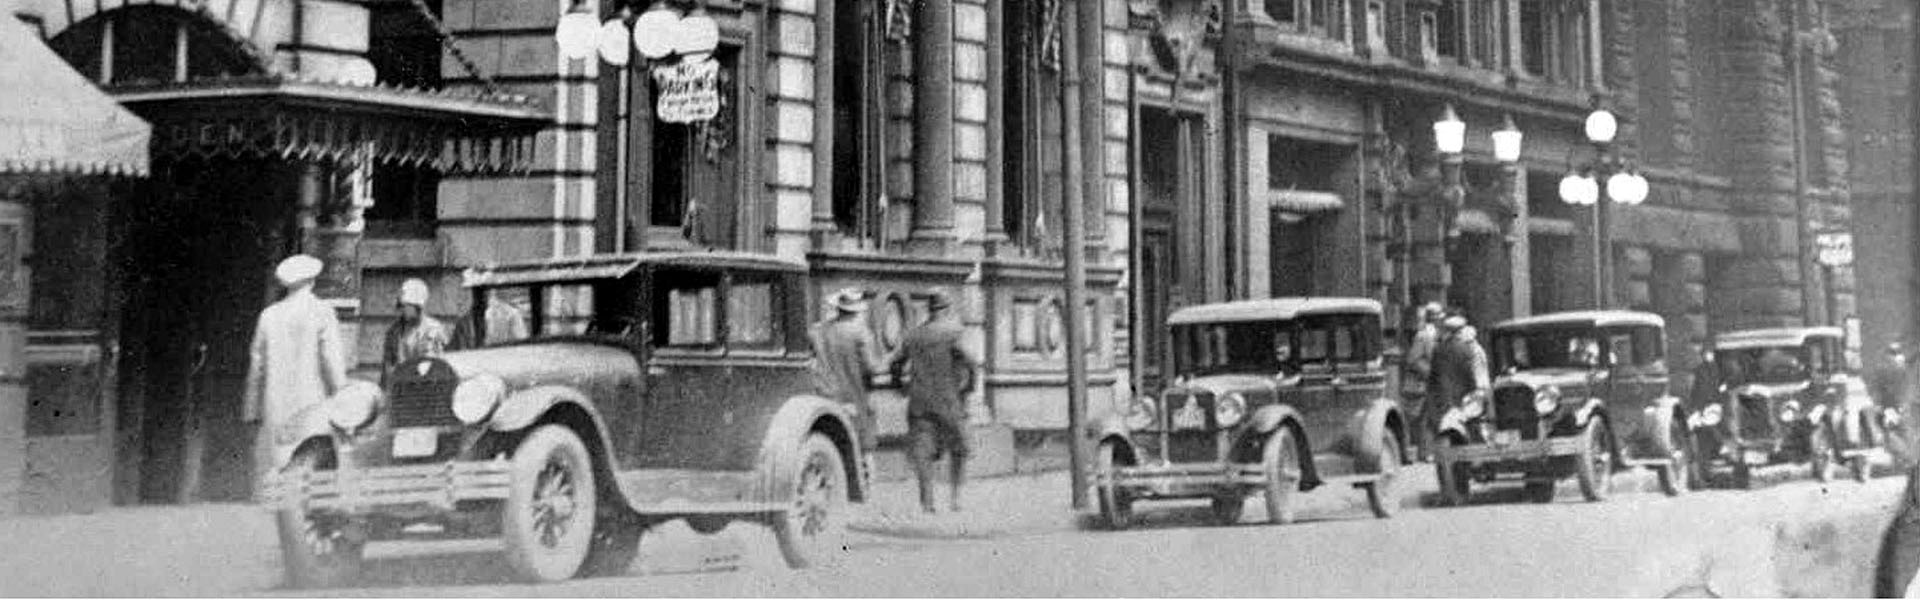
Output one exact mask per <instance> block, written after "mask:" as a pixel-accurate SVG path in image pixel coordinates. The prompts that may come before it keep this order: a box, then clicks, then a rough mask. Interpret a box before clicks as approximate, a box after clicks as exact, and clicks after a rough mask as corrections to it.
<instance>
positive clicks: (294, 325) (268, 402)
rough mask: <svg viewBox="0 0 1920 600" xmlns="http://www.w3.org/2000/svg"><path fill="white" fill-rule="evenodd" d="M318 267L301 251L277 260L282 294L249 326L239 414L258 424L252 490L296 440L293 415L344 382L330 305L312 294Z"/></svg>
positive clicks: (342, 360) (343, 364)
mask: <svg viewBox="0 0 1920 600" xmlns="http://www.w3.org/2000/svg"><path fill="white" fill-rule="evenodd" d="M322 266H323V265H322V263H321V262H320V259H317V258H314V257H311V256H307V255H305V254H296V255H294V256H292V257H289V258H287V259H286V260H283V261H280V266H279V267H277V268H275V269H274V272H273V275H274V278H275V279H278V280H279V281H280V285H282V286H284V287H286V288H287V296H286V297H285V298H282V299H281V300H280V301H279V302H275V303H273V305H272V306H268V307H267V308H266V310H263V311H260V320H259V322H258V323H257V324H256V325H255V326H254V330H253V346H252V349H251V352H250V354H249V357H248V358H249V361H248V368H247V385H246V392H245V402H244V406H243V409H242V410H243V412H242V415H241V419H242V420H243V421H245V422H247V423H254V424H257V425H258V426H259V429H258V433H257V434H256V435H255V437H254V454H253V456H254V464H253V474H254V484H255V487H254V489H255V491H256V493H257V492H258V491H259V489H260V488H259V485H260V484H261V483H262V482H263V481H264V476H265V475H266V474H267V473H270V472H272V470H273V468H275V467H276V466H278V465H277V464H276V463H277V462H279V457H280V456H282V455H283V454H284V453H285V452H284V451H285V450H288V448H287V446H289V445H291V444H293V443H295V442H298V441H299V434H300V432H299V431H298V429H296V427H297V426H298V423H295V422H294V420H293V418H294V416H295V415H298V414H299V413H300V411H302V410H305V409H306V408H307V407H309V406H314V405H317V404H320V403H322V402H325V401H326V400H327V398H328V397H330V396H332V395H333V393H334V392H335V391H337V390H339V389H340V388H341V387H342V386H345V385H346V384H347V365H346V354H345V352H344V348H345V347H344V346H343V345H342V342H341V340H340V322H339V321H338V320H337V319H335V318H334V316H333V307H330V306H327V305H326V303H324V302H321V301H320V298H319V297H317V296H315V295H314V294H313V283H314V280H315V279H317V278H318V277H319V276H320V270H321V267H322Z"/></svg>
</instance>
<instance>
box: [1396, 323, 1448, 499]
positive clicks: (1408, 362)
mask: <svg viewBox="0 0 1920 600" xmlns="http://www.w3.org/2000/svg"><path fill="white" fill-rule="evenodd" d="M1444 312H1445V309H1444V308H1443V307H1441V306H1440V303H1439V302H1428V303H1427V304H1425V305H1423V306H1421V307H1420V312H1419V318H1420V331H1418V332H1416V333H1414V334H1413V340H1412V341H1410V342H1409V343H1408V344H1407V355H1406V358H1405V359H1404V360H1403V361H1401V363H1402V364H1403V365H1405V368H1403V369H1402V370H1401V374H1400V398H1401V399H1402V400H1405V405H1406V407H1407V410H1410V411H1412V412H1413V420H1414V422H1415V423H1419V424H1420V425H1419V426H1417V427H1414V433H1413V439H1414V445H1415V446H1417V447H1418V448H1419V449H1420V460H1422V461H1425V460H1427V459H1429V458H1431V457H1432V456H1433V440H1432V439H1431V438H1432V437H1433V427H1434V426H1435V424H1436V423H1437V422H1438V420H1439V418H1440V415H1429V414H1428V413H1427V410H1426V407H1427V376H1428V375H1429V374H1431V373H1432V372H1433V347H1434V346H1435V345H1436V344H1438V343H1439V341H1440V317H1442V316H1444V314H1443V313H1444ZM1428 419H1433V421H1432V422H1429V421H1428Z"/></svg>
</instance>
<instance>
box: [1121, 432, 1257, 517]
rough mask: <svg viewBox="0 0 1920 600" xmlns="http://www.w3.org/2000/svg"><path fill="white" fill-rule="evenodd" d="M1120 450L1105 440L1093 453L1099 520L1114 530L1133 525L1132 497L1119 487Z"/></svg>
mask: <svg viewBox="0 0 1920 600" xmlns="http://www.w3.org/2000/svg"><path fill="white" fill-rule="evenodd" d="M1121 452H1123V450H1121V448H1120V444H1119V443H1117V442H1114V441H1112V440H1107V441H1103V442H1100V449H1099V452H1098V453H1097V454H1095V455H1094V469H1095V472H1096V473H1097V474H1098V476H1099V480H1100V481H1099V483H1098V484H1097V485H1095V486H1094V491H1095V492H1096V493H1098V495H1099V498H1100V520H1101V521H1104V523H1103V524H1104V525H1106V526H1107V529H1113V530H1116V531H1117V530H1121V529H1126V528H1127V527H1128V526H1131V525H1133V498H1130V497H1128V496H1127V492H1126V490H1122V489H1120V482H1119V474H1120V465H1121V464H1122V463H1121V461H1122V459H1121V454H1120V453H1121ZM1217 506H1218V504H1217V502H1216V507H1217ZM1236 516H1237V515H1236Z"/></svg>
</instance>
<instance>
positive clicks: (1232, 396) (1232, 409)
mask: <svg viewBox="0 0 1920 600" xmlns="http://www.w3.org/2000/svg"><path fill="white" fill-rule="evenodd" d="M1246 416H1247V397H1246V396H1242V395H1240V393H1239V392H1233V393H1229V394H1227V395H1226V396H1222V397H1221V398H1220V401H1219V402H1215V403H1214V404H1213V422H1214V423H1217V424H1219V425H1220V426H1221V427H1232V426H1234V425H1237V424H1239V423H1240V419H1243V418H1246Z"/></svg>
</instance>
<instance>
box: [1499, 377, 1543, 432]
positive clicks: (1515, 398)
mask: <svg viewBox="0 0 1920 600" xmlns="http://www.w3.org/2000/svg"><path fill="white" fill-rule="evenodd" d="M1539 422H1540V414H1539V413H1538V412H1537V411H1535V410H1534V409H1533V390H1532V389H1531V388H1527V387H1503V388H1499V389H1496V390H1494V391H1493V426H1494V428H1495V429H1518V430H1520V432H1521V435H1522V436H1525V437H1527V438H1529V439H1530V438H1532V437H1534V435H1535V434H1536V433H1537V432H1538V429H1539V427H1536V426H1535V425H1537V424H1538V423H1539Z"/></svg>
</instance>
